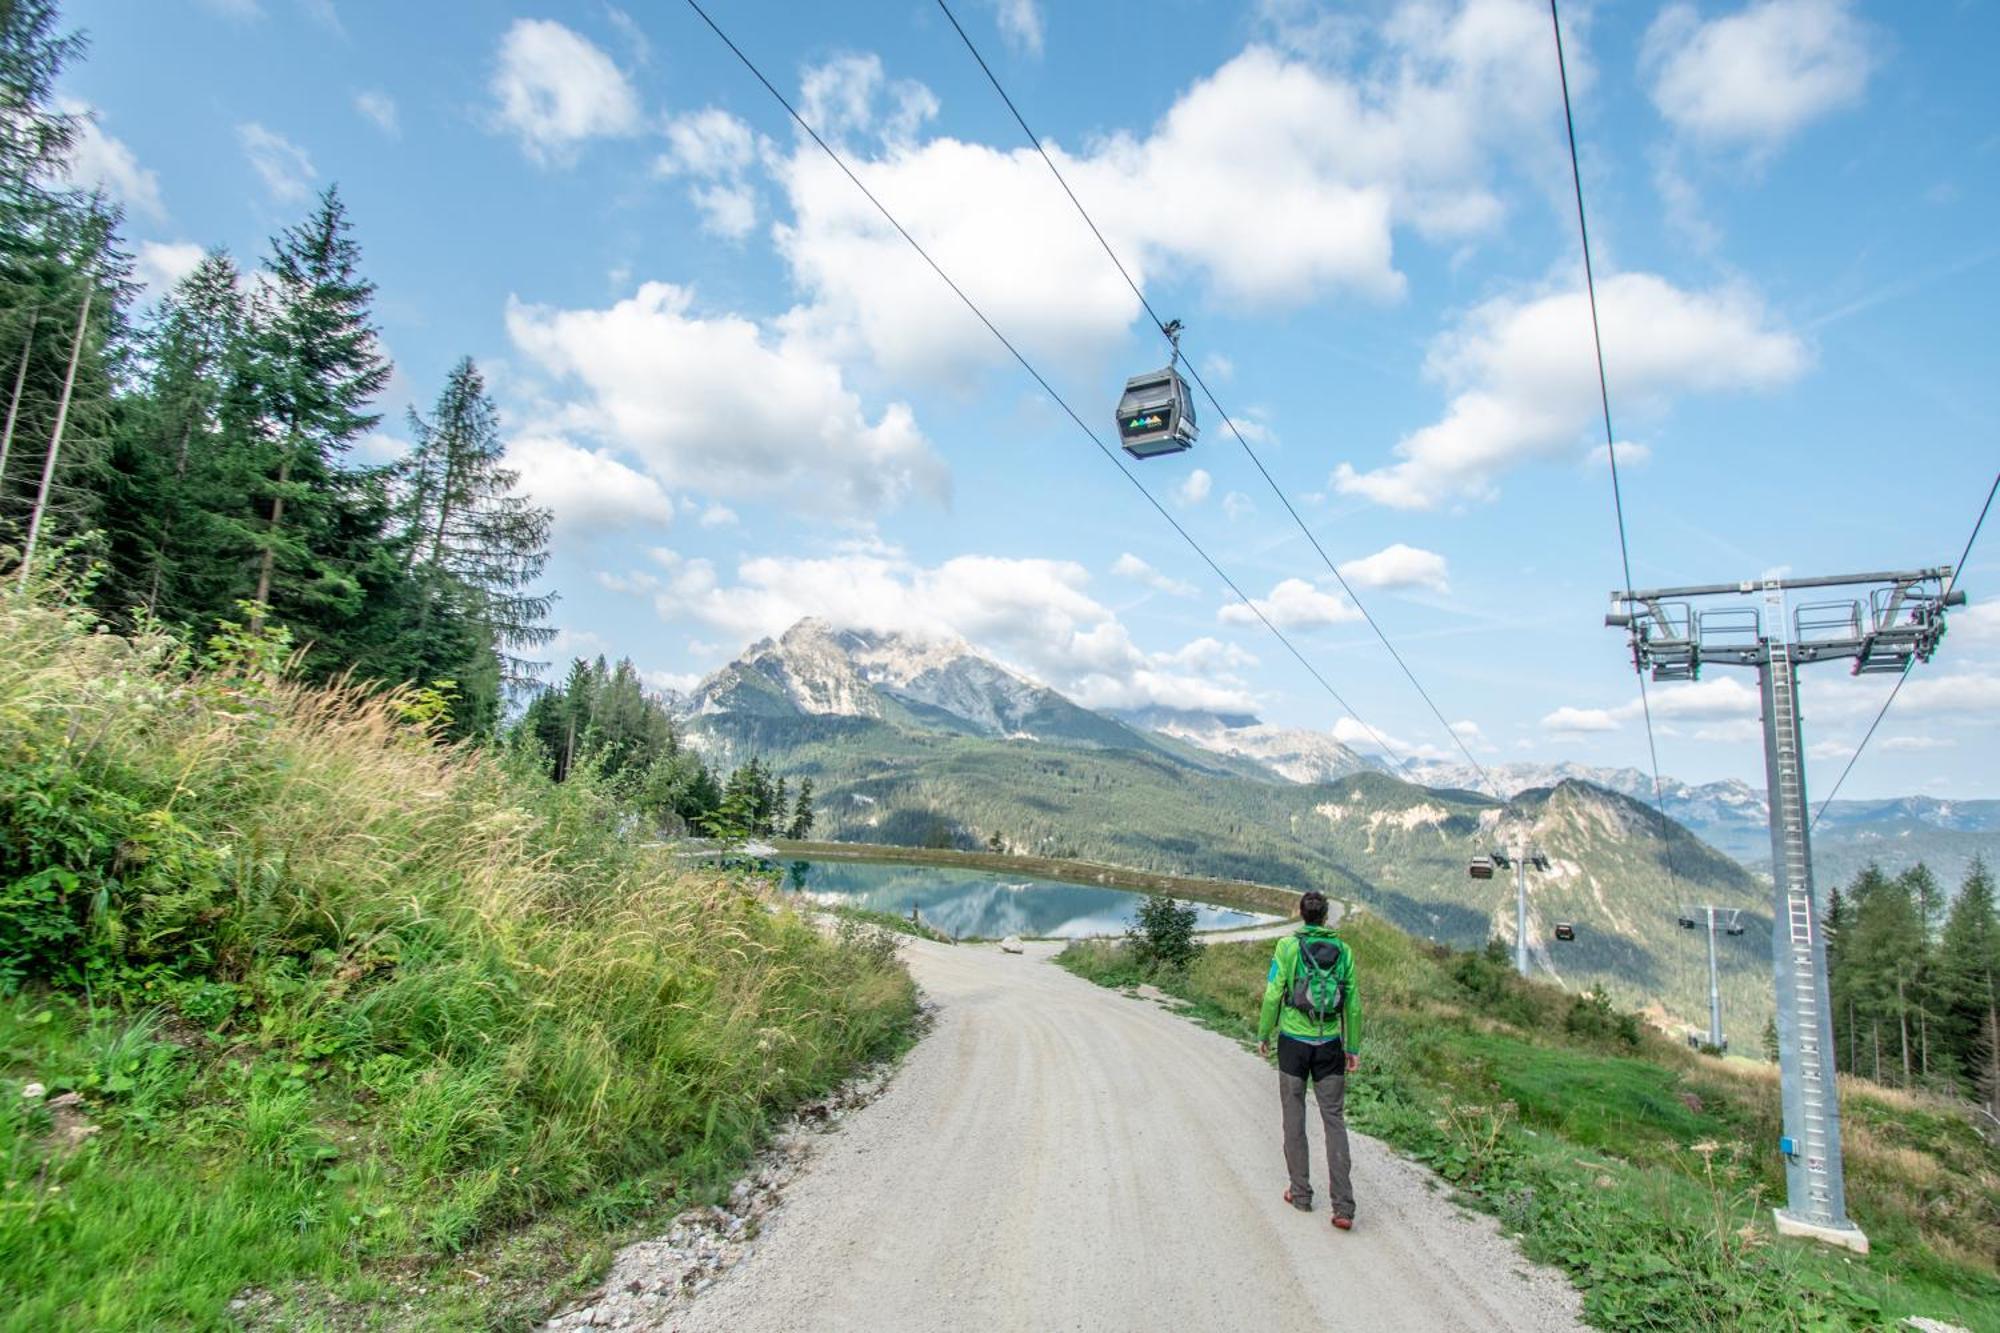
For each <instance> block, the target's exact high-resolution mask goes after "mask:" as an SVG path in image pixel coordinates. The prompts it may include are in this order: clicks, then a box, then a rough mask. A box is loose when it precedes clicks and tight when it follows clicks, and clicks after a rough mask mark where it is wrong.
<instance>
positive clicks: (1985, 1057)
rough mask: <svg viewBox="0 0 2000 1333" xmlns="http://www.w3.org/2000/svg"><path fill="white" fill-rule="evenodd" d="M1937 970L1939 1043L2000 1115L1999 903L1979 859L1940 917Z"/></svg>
mask: <svg viewBox="0 0 2000 1333" xmlns="http://www.w3.org/2000/svg"><path fill="white" fill-rule="evenodd" d="M1938 974H1939V990H1940V995H1941V1002H1940V1009H1941V1010H1942V1013H1941V1016H1940V1020H1939V1027H1940V1028H1941V1030H1942V1038H1943V1044H1944V1045H1945V1047H1946V1049H1947V1051H1948V1052H1949V1054H1950V1056H1951V1058H1952V1061H1953V1063H1954V1065H1955V1066H1956V1068H1957V1070H1959V1071H1961V1077H1962V1079H1963V1082H1964V1085H1965V1086H1966V1088H1967V1090H1968V1091H1971V1092H1972V1093H1974V1095H1976V1096H1978V1097H1980V1098H1981V1100H1982V1101H1984V1102H1985V1103H1986V1105H1987V1108H1988V1109H1989V1110H1990V1111H1992V1112H1993V1113H1994V1114H1996V1115H2000V1040H1996V1038H2000V908H1996V905H1995V901H1994V889H1993V877H1992V875H1991V874H1990V873H1989V872H1988V871H1987V869H1986V863H1985V862H1984V861H1983V860H1975V861H1974V862H1973V863H1972V868H1971V870H1970V872H1969V873H1968V874H1967V875H1966V877H1965V884H1964V886H1963V887H1962V888H1961V889H1960V890H1959V892H1958V898H1957V900H1956V901H1955V902H1953V903H1952V905H1951V912H1950V915H1949V916H1948V917H1947V918H1946V919H1945V926H1944V935H1943V938H1942V940H1941V942H1940V944H1939V948H1938Z"/></svg>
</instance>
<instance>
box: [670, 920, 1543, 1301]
mask: <svg viewBox="0 0 2000 1333" xmlns="http://www.w3.org/2000/svg"><path fill="white" fill-rule="evenodd" d="M1055 947H1056V946H1054V945H1050V944H1043V943H1031V944H1030V945H1029V946H1028V951H1027V953H1026V954H1024V955H1009V954H1003V953H1001V952H1000V951H999V950H998V949H995V948H992V947H987V946H968V945H962V946H959V947H956V948H953V947H949V946H945V945H937V944H930V943H926V942H918V941H912V942H911V943H909V944H908V945H907V946H906V950H905V956H906V957H907V958H908V960H909V964H910V968H911V970H912V971H913V972H914V973H915V975H916V977H917V980H918V981H919V983H920V984H921V985H922V986H923V988H924V990H925V992H926V993H927V994H928V996H929V998H930V999H931V1000H932V1001H933V1002H934V1003H935V1004H936V1006H937V1010H938V1020H937V1025H936V1027H935V1029H934V1030H933V1031H932V1032H931V1033H930V1035H928V1036H927V1037H925V1039H924V1040H923V1042H922V1043H921V1044H919V1046H918V1047H917V1049H916V1050H915V1051H914V1052H912V1053H911V1055H910V1057H909V1059H908V1061H907V1063H906V1064H905V1066H904V1068H903V1069H902V1070H901V1071H900V1072H899V1073H898V1074H897V1075H896V1077H895V1079H894V1081H893V1082H892V1084H891V1085H890V1087H889V1089H888V1091H887V1092H885V1093H884V1094H883V1095H882V1096H881V1097H880V1098H879V1099H877V1100H876V1101H875V1102H874V1103H873V1104H872V1105H869V1106H868V1107H866V1108H864V1109H862V1110H860V1111H858V1112H856V1113H855V1114H854V1115H853V1117H852V1118H851V1119H850V1120H849V1121H848V1123H847V1125H846V1127H845V1128H843V1129H842V1130H840V1131H839V1132H838V1133H837V1134H835V1135H833V1136H832V1137H831V1138H829V1139H828V1140H827V1142H826V1147H825V1149H824V1151H823V1152H822V1154H821V1155H820V1156H819V1157H818V1159H817V1160H816V1161H814V1162H813V1163H812V1164H810V1165H809V1166H808V1167H806V1168H805V1169H804V1170H803V1171H802V1173H801V1174H800V1176H799V1177H798V1179H797V1180H796V1181H794V1182H793V1183H792V1184H791V1186H790V1188H789V1189H788V1190H787V1198H786V1201H785V1203H784V1205H783V1206H782V1208H780V1209H779V1210H778V1211H776V1212H775V1213H774V1214H773V1215H772V1216H771V1218H770V1220H769V1221H768V1222H767V1223H766V1224H765V1227H764V1231H763V1234H762V1236H761V1237H760V1238H759V1240H758V1243H757V1244H756V1246H755V1248H754V1250H753V1252H752V1253H751V1254H750V1256H749V1257H748V1258H746V1259H745V1260H744V1261H743V1262H742V1263H741V1264H739V1265H737V1266H736V1267H735V1268H734V1269H732V1270H731V1271H730V1272H729V1273H728V1275H727V1276H725V1277H724V1278H722V1279H721V1280H720V1281H719V1282H717V1283H716V1284H715V1285H714V1286H713V1287H712V1288H710V1289H709V1290H707V1291H706V1292H704V1293H703V1294H702V1295H701V1296H700V1297H698V1298H697V1299H696V1300H695V1302H694V1303H693V1304H692V1305H691V1306H688V1307H686V1308H684V1309H682V1310H680V1311H677V1312H676V1313H675V1315H674V1316H673V1317H672V1319H671V1325H672V1326H673V1327H676V1328H680V1329H687V1330H705V1329H726V1330H732V1331H733V1330H742V1329H758V1330H789V1329H814V1330H818V1329H835V1330H837V1329H867V1330H871V1331H874V1333H893V1331H896V1330H906V1329H907V1330H918V1329H921V1330H940V1329H968V1330H975V1329H976V1330H979V1333H992V1331H993V1330H1002V1329H1035V1330H1044V1329H1090V1330H1093V1331H1096V1330H1114V1329H1135V1330H1136V1329H1146V1330H1158V1329H1254V1330H1260V1331H1262V1330H1289V1329H1301V1330H1303V1329H1324V1328H1366V1329H1370V1330H1377V1331H1382V1333H1388V1331H1393V1330H1402V1329H1407V1330H1411V1331H1412V1333H1415V1331H1416V1330H1423V1333H1436V1331H1437V1330H1444V1329H1480V1330H1487V1329H1536V1330H1540V1329H1575V1328H1581V1327H1582V1324H1581V1323H1580V1322H1579V1320H1578V1316H1577V1304H1578V1303H1577V1298H1576V1296H1575V1293H1574V1292H1573V1291H1572V1290H1571V1288H1570V1287H1569V1285H1568V1284H1567V1283H1566V1282H1565V1281H1564V1280H1563V1279H1562V1278H1561V1276H1560V1275H1558V1274H1556V1273H1554V1272H1551V1271H1548V1270H1544V1269H1538V1268H1536V1267H1534V1266H1533V1265H1530V1264H1529V1263H1528V1262H1527V1261H1526V1260H1525V1259H1523V1258H1522V1257H1521V1255H1520V1253H1519V1251H1518V1250H1516V1249H1515V1248H1514V1246H1513V1245H1512V1244H1511V1243H1510V1242H1508V1241H1506V1240H1504V1239H1503V1238H1501V1237H1500V1236H1499V1235H1498V1234H1497V1232H1496V1230H1495V1228H1494V1227H1493V1225H1492V1223H1491V1222H1490V1221H1488V1220H1486V1219H1483V1218H1477V1217H1474V1216H1472V1215H1469V1214H1467V1213H1464V1212H1462V1211H1461V1210H1460V1209H1459V1208H1457V1207H1456V1206H1454V1205H1453V1204H1452V1203H1450V1202H1449V1201H1448V1199H1447V1198H1446V1197H1445V1195H1444V1193H1443V1191H1442V1190H1441V1189H1440V1188H1437V1187H1436V1182H1435V1180H1434V1179H1433V1177H1431V1176H1430V1175H1429V1173H1428V1172H1426V1171H1424V1170H1422V1169H1421V1168H1419V1167H1416V1166H1414V1165H1412V1164H1410V1163H1408V1162H1405V1161H1402V1160H1401V1159H1399V1158H1397V1157H1395V1156H1393V1155H1392V1154H1391V1153H1390V1152H1389V1151H1388V1150H1387V1149H1386V1148H1384V1147H1383V1146H1382V1145H1381V1144H1379V1143H1377V1142H1375V1141H1374V1140H1372V1139H1368V1138H1364V1137H1362V1136H1359V1135H1356V1136H1354V1166H1355V1192H1356V1195H1357V1197H1358V1200H1359V1208H1358V1213H1359V1217H1358V1220H1357V1222H1356V1224H1355V1229H1354V1230H1353V1231H1352V1232H1348V1233H1345V1234H1343V1233H1339V1232H1335V1231H1334V1230H1333V1229H1332V1228H1331V1227H1330V1226H1328V1225H1327V1213H1326V1210H1325V1204H1324V1199H1325V1195H1324V1188H1325V1186H1324V1180H1323V1177H1320V1174H1319V1173H1320V1172H1321V1170H1322V1166H1321V1160H1322V1159H1321V1157H1320V1146H1319V1142H1318V1131H1317V1129H1315V1130H1314V1131H1313V1133H1314V1140H1313V1168H1314V1173H1315V1177H1316V1178H1319V1179H1320V1180H1321V1185H1320V1189H1321V1191H1322V1192H1321V1194H1320V1196H1319V1198H1320V1206H1319V1210H1318V1211H1316V1212H1314V1213H1311V1214H1302V1213H1298V1212H1295V1211H1294V1210H1293V1209H1292V1208H1290V1207H1289V1206H1288V1205H1286V1204H1285V1203H1284V1202H1283V1201H1282V1200H1281V1199H1280V1197H1279V1195H1280V1193H1281V1192H1282V1190H1283V1188H1284V1183H1285V1177H1284V1165H1283V1161H1282V1158H1281V1157H1280V1154H1279V1143H1278V1097H1277V1075H1276V1074H1275V1073H1273V1072H1272V1071H1271V1070H1270V1069H1268V1068H1267V1067H1266V1066H1264V1065H1262V1064H1260V1063H1259V1062H1258V1060H1257V1059H1256V1058H1255V1057H1254V1056H1253V1055H1251V1054H1250V1053H1248V1052H1246V1051H1245V1050H1243V1049H1242V1048H1241V1047H1239V1046H1238V1045H1237V1044H1236V1043H1234V1042H1232V1041H1229V1040H1227V1039H1226V1038H1223V1037H1221V1036H1218V1035H1216V1034H1215V1033H1212V1032H1209V1031H1206V1030H1205V1029H1203V1028H1200V1027H1198V1026H1196V1025H1195V1024H1193V1023H1190V1022H1188V1021H1187V1020H1186V1019H1183V1018H1179V1017H1176V1016H1174V1015H1173V1014H1171V1013H1168V1012H1166V1011H1165V1010H1163V1009H1161V1008H1160V1007H1159V1006H1158V1005H1155V1004H1153V1003H1150V1002H1147V1001H1142V1000H1135V999H1132V998H1129V997H1126V996H1123V995H1120V994H1118V993H1117V992H1115V991H1109V990H1106V989H1104V988H1102V987H1099V986H1093V985H1091V984H1090V983H1088V982H1085V981H1081V980H1079V979H1077V978H1075V977H1072V976H1070V975H1069V974H1068V973H1067V972H1064V971H1063V970H1062V969H1060V968H1058V967H1055V966H1053V965H1052V964H1050V963H1049V962H1048V961H1047V960H1048V958H1049V957H1050V956H1051V955H1052V954H1053V953H1054V951H1055ZM1363 1068H1364V1072H1363V1074H1362V1075H1360V1076H1359V1077H1365V1076H1366V1075H1365V1069H1366V1066H1365V1065H1364V1067H1363Z"/></svg>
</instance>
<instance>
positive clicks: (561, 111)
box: [488, 19, 642, 165]
mask: <svg viewBox="0 0 2000 1333" xmlns="http://www.w3.org/2000/svg"><path fill="white" fill-rule="evenodd" d="M488 87H489V89H490V90H491V92H492V94H493V98H494V101H495V102H496V103H497V104H498V107H497V110H496V113H495V114H496V118H497V121H498V123H499V125H500V126H501V127H502V128H503V129H506V130H508V131H510V132H511V133H513V135H514V136H515V137H516V138H517V139H519V140H520V144H521V151H522V152H524V153H526V154H527V155H528V158H529V160H530V161H533V162H535V163H537V164H540V165H548V164H551V163H556V164H562V163H567V162H569V161H570V160H571V159H572V158H573V157H574V156H575V153H576V149H577V146H578V145H579V144H582V143H584V142H585V141H587V140H590V139H596V138H611V137H617V136H623V135H631V134H636V133H638V131H639V129H640V123H641V120H642V116H641V112H640V107H639V95H638V94H637V93H636V92H634V91H633V89H632V85H631V84H630V83H629V82H628V81H627V80H626V78H625V74H624V71H622V70H620V69H619V68H618V66H617V64H616V63H615V62H614V61H613V60H612V59H611V57H610V56H608V55H606V54H605V53H604V52H603V51H602V50H601V49H600V48H598V47H597V46H596V45H595V44H593V43H592V42H591V41H590V40H589V39H588V38H585V37H583V36H581V35H579V34H578V33H575V32H573V31H571V30H570V29H568V28H565V27H564V26H563V25H562V24H560V23H557V22H554V21H553V20H550V19H516V20H515V21H514V24H513V26H512V27H510V28H508V29H507V32H506V35H505V36H503V37H502V38H501V39H500V54H499V59H498V63H497V64H496V66H495V68H494V71H493V78H492V80H491V82H490V83H489V84H488Z"/></svg>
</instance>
